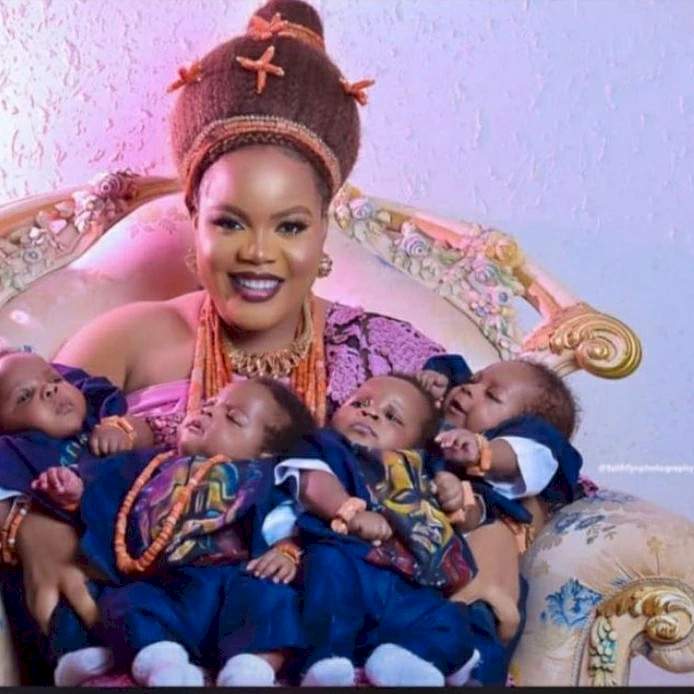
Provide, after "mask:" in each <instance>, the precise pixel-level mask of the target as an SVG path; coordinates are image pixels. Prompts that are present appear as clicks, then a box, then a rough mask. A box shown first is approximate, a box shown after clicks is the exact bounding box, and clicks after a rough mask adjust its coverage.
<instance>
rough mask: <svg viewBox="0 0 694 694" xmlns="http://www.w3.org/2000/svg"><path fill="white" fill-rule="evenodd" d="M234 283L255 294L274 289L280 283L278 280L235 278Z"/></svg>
mask: <svg viewBox="0 0 694 694" xmlns="http://www.w3.org/2000/svg"><path fill="white" fill-rule="evenodd" d="M234 281H235V282H237V283H238V284H240V285H241V286H242V287H244V288H245V289H251V290H252V291H255V292H268V291H271V290H272V289H275V288H276V287H277V285H278V284H279V283H280V281H279V280H249V279H245V278H244V279H241V278H240V277H235V278H234Z"/></svg>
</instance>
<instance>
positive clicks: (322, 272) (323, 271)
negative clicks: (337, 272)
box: [318, 253, 333, 277]
mask: <svg viewBox="0 0 694 694" xmlns="http://www.w3.org/2000/svg"><path fill="white" fill-rule="evenodd" d="M332 270H333V259H332V258H331V257H330V256H329V255H328V254H327V253H323V255H322V256H321V259H320V263H318V277H327V276H328V275H329V274H330V273H331V272H332Z"/></svg>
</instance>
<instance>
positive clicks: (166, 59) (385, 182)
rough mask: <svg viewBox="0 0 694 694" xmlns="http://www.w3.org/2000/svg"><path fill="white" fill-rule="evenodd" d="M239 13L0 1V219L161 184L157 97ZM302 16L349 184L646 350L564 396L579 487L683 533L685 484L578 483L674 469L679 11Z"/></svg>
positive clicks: (692, 401) (682, 310) (685, 140)
mask: <svg viewBox="0 0 694 694" xmlns="http://www.w3.org/2000/svg"><path fill="white" fill-rule="evenodd" d="M257 5H258V3H256V2H254V1H251V0H185V1H183V0H180V1H175V0H149V1H148V2H142V1H141V0H120V1H119V2H107V1H106V0H103V1H100V0H53V1H52V2H51V1H50V0H43V1H41V0H2V1H1V2H0V19H1V21H2V26H1V27H0V55H1V56H2V61H1V62H0V152H2V155H1V157H0V202H2V201H3V200H5V199H10V198H14V197H16V196H21V195H26V194H31V193H34V192H39V191H44V190H47V189H50V188H53V187H58V186H63V185H67V184H74V183H79V182H82V181H84V180H85V179H87V178H88V177H89V176H91V175H92V174H93V173H94V172H97V171H101V170H104V169H109V168H118V167H121V168H122V167H126V166H129V167H131V168H133V169H134V170H136V171H139V172H146V173H153V172H170V171H171V168H170V164H169V156H168V145H167V128H166V120H167V113H168V109H169V106H170V103H171V100H172V97H171V96H169V95H167V94H166V93H165V87H166V85H167V84H168V83H169V82H170V81H171V80H173V79H174V78H175V76H176V69H177V68H178V66H179V65H183V64H187V63H188V62H190V61H192V60H193V59H195V58H196V57H198V56H199V55H201V54H203V53H204V52H205V51H206V50H208V49H209V48H211V47H212V46H213V45H215V44H216V43H217V42H219V41H220V40H222V39H223V38H225V37H226V36H228V35H230V34H234V33H236V32H238V31H240V30H242V29H243V27H244V26H245V23H246V21H247V19H248V16H249V14H250V13H251V12H252V10H253V9H254V8H255V7H256V6H257ZM316 5H317V7H318V8H319V9H320V10H321V12H322V14H323V17H324V20H325V25H326V38H327V43H328V47H329V51H330V52H331V54H332V55H333V56H334V58H335V59H336V61H337V62H338V64H339V65H340V67H341V68H342V69H343V71H344V73H345V74H346V75H347V76H348V77H349V78H351V79H359V78H362V77H366V76H374V77H376V79H377V85H376V86H375V87H374V88H373V89H372V90H371V92H370V103H369V105H368V107H366V108H365V109H362V116H363V123H364V147H363V150H362V154H361V159H360V161H359V164H358V165H357V169H356V171H355V173H354V176H353V180H354V181H355V182H356V183H358V184H359V185H361V186H362V187H363V188H365V189H367V190H369V191H371V192H374V193H376V194H379V195H381V196H383V197H390V198H395V199H399V200H402V201H403V202H408V203H410V204H415V205H420V206H423V207H426V208H429V209H432V210H435V211H437V212H440V213H443V214H449V215H452V216H456V217H461V218H465V219H472V220H476V221H480V222H483V223H486V224H493V225H497V226H499V227H500V228H502V229H504V230H506V231H508V232H510V233H512V234H514V235H515V236H517V237H518V238H519V239H520V240H521V242H522V244H523V246H524V247H525V248H526V250H527V251H528V252H530V253H531V254H532V255H533V256H534V257H535V258H536V259H537V260H538V261H539V262H541V263H542V264H543V265H544V266H545V267H547V268H548V269H550V270H551V271H552V273H553V274H555V275H557V276H559V277H561V278H562V280H563V281H564V282H565V283H566V284H567V285H568V286H569V287H571V288H572V289H573V290H574V291H575V293H576V294H578V295H579V296H581V297H584V298H585V299H586V300H587V301H589V302H590V303H592V304H594V305H595V306H597V307H599V308H602V309H604V310H606V311H608V312H610V313H613V314H614V315H616V316H618V317H620V318H622V319H623V320H625V321H626V322H627V323H629V324H630V325H632V326H633V327H634V328H635V329H636V330H637V332H638V333H639V334H640V335H641V337H642V339H643V342H644V347H645V358H644V363H643V365H642V367H641V368H640V369H639V371H638V372H637V373H636V374H635V375H634V376H632V377H630V378H628V379H626V380H624V381H622V382H617V383H606V382H601V381H597V380H596V379H593V378H589V377H584V376H580V377H577V378H576V379H575V381H574V383H575V385H576V388H577V390H578V391H579V395H580V397H581V400H582V402H583V406H584V410H585V414H584V417H583V427H582V430H581V432H580V434H579V436H578V444H579V446H580V447H581V448H582V450H583V452H584V455H585V459H586V466H587V470H588V472H589V474H591V475H592V476H593V477H595V478H596V479H597V480H598V481H599V482H601V483H603V484H607V485H610V486H613V487H618V488H622V489H625V490H628V491H632V492H635V493H637V494H643V495H644V496H647V497H648V498H651V499H653V500H655V501H658V502H660V503H661V504H663V505H665V506H667V507H669V508H671V509H673V510H676V511H679V512H681V513H685V514H687V515H689V516H690V517H694V511H692V506H691V498H692V489H693V487H694V474H688V475H687V474H683V473H678V474H665V473H662V474H661V473H653V472H650V473H644V474H626V473H624V474H608V473H601V472H600V470H599V467H598V466H599V464H600V463H601V462H612V463H631V464H635V465H639V464H640V463H644V462H648V463H657V464H660V465H663V466H665V465H677V464H679V465H689V466H691V469H692V472H693V473H694V454H692V452H691V446H690V445H689V443H688V441H689V439H690V431H691V421H692V419H691V412H692V410H693V409H694V395H692V394H693V393H694V370H693V369H692V366H691V356H690V353H691V346H692V345H693V344H694V329H693V328H692V324H693V323H692V320H691V305H692V300H693V299H694V292H693V291H692V288H691V287H692V285H691V267H692V261H694V231H693V229H692V219H694V151H693V146H692V139H691V133H692V132H694V42H693V41H692V39H691V35H692V29H693V28H694V3H692V2H691V1H690V0H659V1H658V2H651V1H648V0H583V1H580V2H579V1H569V0H566V1H564V2H551V1H549V0H526V1H524V2H523V1H508V2H490V1H488V0H465V1H463V0H380V1H379V2H375V1H374V0H323V1H322V2H316ZM644 677H646V675H644ZM658 677H659V678H661V679H657V678H658ZM663 677H664V675H658V676H657V677H655V676H652V677H651V678H650V681H665V680H663V679H662V678H663Z"/></svg>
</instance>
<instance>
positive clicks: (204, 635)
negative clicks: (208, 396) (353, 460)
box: [35, 379, 314, 686]
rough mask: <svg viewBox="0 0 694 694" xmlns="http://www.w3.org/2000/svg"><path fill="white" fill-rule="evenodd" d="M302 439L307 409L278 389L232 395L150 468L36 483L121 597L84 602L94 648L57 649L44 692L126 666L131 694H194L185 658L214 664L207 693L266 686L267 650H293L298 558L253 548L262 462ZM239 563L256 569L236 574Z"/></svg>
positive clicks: (193, 675) (299, 638)
mask: <svg viewBox="0 0 694 694" xmlns="http://www.w3.org/2000/svg"><path fill="white" fill-rule="evenodd" d="M313 427H314V423H313V419H312V417H311V415H310V413H309V412H308V410H307V409H306V407H305V406H304V405H303V404H302V403H301V402H300V401H299V400H298V398H297V397H296V396H295V395H294V394H293V393H291V392H290V391H289V390H288V389H287V388H285V387H284V386H282V385H281V384H279V383H277V382H275V381H271V380H265V379H253V380H248V381H242V382H234V383H232V384H230V385H229V386H227V387H226V388H224V389H223V390H222V391H221V392H220V393H219V394H218V396H217V397H216V398H215V399H214V400H212V401H210V402H208V403H206V404H205V405H204V406H203V407H202V409H201V411H200V412H195V413H192V414H189V415H188V416H187V417H186V418H185V419H184V420H183V422H182V423H181V425H180V428H179V446H178V455H172V456H171V457H169V458H168V459H167V458H165V457H164V456H162V455H160V456H157V457H156V458H155V459H154V460H153V461H152V462H150V461H149V459H150V458H151V455H148V456H146V457H143V456H140V457H139V458H137V459H136V460H135V463H134V464H132V465H130V470H128V471H127V472H124V471H123V470H124V469H125V468H127V467H128V466H127V465H126V466H123V465H122V464H121V465H115V464H111V459H110V460H106V461H103V462H101V463H99V465H98V466H95V467H94V470H93V471H89V475H90V476H91V480H89V481H87V484H86V485H85V483H84V481H83V480H82V479H81V478H80V476H79V475H78V474H76V472H75V471H73V470H68V469H66V468H52V469H49V470H47V471H45V472H44V473H42V474H41V475H40V476H39V477H38V479H37V481H36V483H35V487H36V488H37V489H40V490H41V491H42V492H43V493H44V494H46V495H47V496H49V497H50V498H51V499H52V501H53V502H54V503H56V504H58V505H62V506H63V507H68V508H73V507H76V506H81V515H82V519H83V521H84V522H85V524H86V531H85V534H84V536H83V538H82V543H81V546H82V548H83V550H85V552H86V554H87V555H88V557H89V559H90V561H92V562H94V563H96V565H97V566H98V568H100V569H102V571H103V572H104V573H105V574H106V575H107V576H109V578H110V579H111V581H113V582H119V583H120V585H118V586H117V587H112V586H104V587H103V588H102V590H101V594H100V595H99V597H98V600H97V602H98V605H99V611H100V614H101V619H100V621H99V622H98V623H97V625H96V626H95V627H94V629H93V635H94V636H95V637H96V638H97V639H98V640H99V641H100V642H101V643H103V644H105V646H104V647H97V648H95V647H91V648H79V649H78V650H73V649H71V648H69V646H68V648H64V649H63V653H65V651H69V650H72V652H68V653H65V654H64V655H63V656H62V657H61V659H60V661H59V662H58V666H57V668H56V673H55V680H56V684H58V685H74V684H77V683H79V682H82V681H84V680H85V679H87V678H89V677H92V676H95V675H96V674H100V673H102V672H105V671H106V670H108V669H109V668H110V667H111V665H112V664H113V662H114V661H115V663H116V664H117V665H121V666H122V665H128V666H131V669H132V673H133V677H134V678H135V680H136V681H137V682H138V684H141V685H144V686H162V685H188V686H200V685H202V684H203V675H202V670H201V669H200V668H199V667H198V666H197V665H194V664H193V663H192V662H191V657H192V659H193V660H196V661H202V659H203V654H206V653H210V652H214V653H215V662H214V665H216V666H217V667H220V666H221V671H220V673H219V675H218V679H217V684H218V685H220V686H241V685H243V686H252V685H265V686H270V685H272V684H273V683H274V681H275V673H276V670H277V669H278V668H279V667H280V666H281V665H282V664H283V661H284V650H283V652H282V653H280V652H279V651H278V647H279V646H281V647H282V649H293V648H294V649H296V648H301V647H302V646H303V630H302V626H301V620H300V612H299V607H298V605H299V603H298V596H297V593H296V591H295V590H294V589H293V588H291V587H290V586H288V585H286V584H287V583H289V582H290V581H292V580H293V578H294V576H295V574H296V569H297V565H298V556H299V552H298V549H297V548H296V547H295V546H294V545H293V544H292V543H291V541H285V542H283V541H282V540H281V539H280V541H279V542H276V543H275V544H274V546H273V547H272V548H270V549H268V544H269V542H267V541H266V539H265V538H266V537H268V536H269V535H274V537H275V538H277V536H278V531H277V528H275V529H273V530H272V531H271V530H269V529H267V528H265V527H263V525H264V521H265V519H266V518H267V517H268V515H269V511H270V510H271V507H272V504H273V503H274V502H275V501H276V499H275V497H274V496H273V476H272V467H273V463H274V462H275V461H274V459H273V458H272V456H275V455H277V454H279V453H280V452H282V451H284V450H286V449H287V448H288V447H289V446H291V445H292V444H293V443H294V442H295V441H296V440H297V439H298V438H300V437H301V436H303V435H304V434H308V433H309V432H310V431H311V430H312V429H313ZM116 460H117V459H116ZM234 461H241V462H234ZM205 466H208V467H209V469H208V470H207V472H206V474H205V475H201V470H202V469H203V468H204V467H205ZM143 468H144V470H143ZM85 469H86V468H85ZM136 475H137V479H135V482H134V484H133V486H132V489H133V490H134V491H133V493H132V494H131V495H130V498H131V501H132V502H134V503H131V504H130V507H131V509H132V510H131V512H130V514H129V515H126V516H125V522H123V523H122V525H121V531H122V536H121V537H120V538H119V534H118V530H116V533H115V549H116V557H115V563H116V566H114V557H113V547H114V532H113V526H114V525H116V526H117V525H118V522H119V521H118V519H119V518H120V516H121V515H122V507H121V501H122V499H123V497H124V496H125V493H126V492H127V491H128V489H129V488H130V487H131V484H132V483H133V477H135V476H136ZM197 476H200V479H199V480H198V479H197ZM190 480H193V482H191V481H190ZM135 492H137V494H135ZM127 498H128V497H126V501H127ZM176 507H178V508H179V510H181V511H182V515H181V516H180V517H179V518H178V519H176V518H175V512H174V509H175V508H176ZM170 524H172V527H173V526H175V528H176V531H175V532H174V533H173V535H172V536H170V537H169V538H168V542H167V543H166V546H163V545H162V543H160V542H159V538H161V537H162V536H163V535H162V533H163V531H164V530H165V529H166V528H167V526H169V525H170ZM290 531H291V528H290V529H288V530H287V532H290ZM263 534H264V535H265V537H263ZM279 534H280V535H282V533H279ZM158 543H159V544H158ZM249 550H250V551H249ZM261 551H262V552H263V553H262V554H261ZM249 554H251V555H252V556H255V557H256V558H255V559H253V560H252V561H250V562H248V563H247V564H246V563H245V560H246V559H247V558H248V555H249ZM136 555H137V557H136ZM210 562H212V563H213V565H209V564H210ZM119 570H120V571H119ZM124 572H126V573H128V574H129V575H128V576H127V577H126V580H125V581H123V580H119V579H122V574H123V573H124ZM119 573H120V575H119ZM138 573H139V575H140V576H142V578H139V577H138V575H137V574H138ZM260 579H271V580H260ZM71 618H72V622H71V621H70V619H71ZM53 622H54V624H55V628H56V629H57V630H58V631H60V628H61V625H63V626H64V628H65V632H70V630H71V629H72V630H73V631H74V616H70V615H67V614H62V615H58V616H57V617H56V618H55V619H54V620H53ZM249 627H255V628H249ZM86 642H87V643H88V642H89V641H88V640H87V641H86ZM81 645H84V643H83V644H81Z"/></svg>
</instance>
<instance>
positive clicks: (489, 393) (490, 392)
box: [487, 390, 501, 402]
mask: <svg viewBox="0 0 694 694" xmlns="http://www.w3.org/2000/svg"><path fill="white" fill-rule="evenodd" d="M487 397H488V398H490V399H491V400H493V401H494V402H501V399H500V398H499V396H498V395H497V394H496V393H495V392H494V391H493V390H488V391H487Z"/></svg>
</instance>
